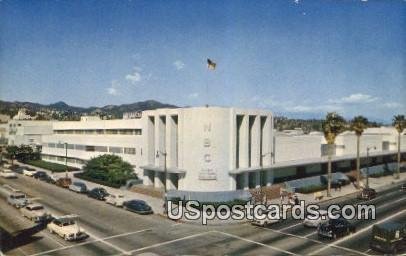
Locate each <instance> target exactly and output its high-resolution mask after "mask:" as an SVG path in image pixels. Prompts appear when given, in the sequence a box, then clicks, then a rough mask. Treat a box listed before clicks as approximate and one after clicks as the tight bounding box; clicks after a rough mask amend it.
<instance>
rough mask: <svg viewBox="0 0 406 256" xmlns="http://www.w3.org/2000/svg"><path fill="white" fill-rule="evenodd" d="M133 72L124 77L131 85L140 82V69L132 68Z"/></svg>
mask: <svg viewBox="0 0 406 256" xmlns="http://www.w3.org/2000/svg"><path fill="white" fill-rule="evenodd" d="M133 69H134V71H133V72H132V73H130V74H128V75H126V76H125V79H126V80H128V81H130V82H131V83H132V84H136V83H138V82H139V81H141V78H142V76H141V68H139V67H134V68H133Z"/></svg>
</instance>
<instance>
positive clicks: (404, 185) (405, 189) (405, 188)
mask: <svg viewBox="0 0 406 256" xmlns="http://www.w3.org/2000/svg"><path fill="white" fill-rule="evenodd" d="M400 189H401V190H402V191H406V183H403V184H402V186H401V187H400Z"/></svg>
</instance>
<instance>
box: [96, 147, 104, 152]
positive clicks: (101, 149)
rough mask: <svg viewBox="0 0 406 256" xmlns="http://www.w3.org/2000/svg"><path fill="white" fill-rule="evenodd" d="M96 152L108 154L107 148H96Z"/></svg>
mask: <svg viewBox="0 0 406 256" xmlns="http://www.w3.org/2000/svg"><path fill="white" fill-rule="evenodd" d="M94 150H95V151H97V152H107V147H104V146H95V147H94Z"/></svg>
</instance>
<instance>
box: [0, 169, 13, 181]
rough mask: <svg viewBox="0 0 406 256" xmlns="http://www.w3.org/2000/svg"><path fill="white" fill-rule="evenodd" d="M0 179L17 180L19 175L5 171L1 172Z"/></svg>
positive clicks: (8, 170)
mask: <svg viewBox="0 0 406 256" xmlns="http://www.w3.org/2000/svg"><path fill="white" fill-rule="evenodd" d="M0 177H3V178H6V179H13V178H17V175H16V174H15V173H14V172H12V171H11V170H10V169H3V170H1V171H0Z"/></svg>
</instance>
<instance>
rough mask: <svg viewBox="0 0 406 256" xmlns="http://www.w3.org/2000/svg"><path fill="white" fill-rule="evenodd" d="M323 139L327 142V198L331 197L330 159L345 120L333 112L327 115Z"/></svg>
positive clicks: (324, 122)
mask: <svg viewBox="0 0 406 256" xmlns="http://www.w3.org/2000/svg"><path fill="white" fill-rule="evenodd" d="M322 128H323V133H324V138H325V139H326V141H327V153H328V165H327V196H331V158H332V154H333V152H332V151H333V148H334V143H335V140H336V137H337V135H338V134H340V133H341V132H342V131H343V130H344V128H345V119H344V118H343V117H342V116H340V115H339V114H337V113H335V112H331V113H327V115H326V120H323V124H322Z"/></svg>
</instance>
